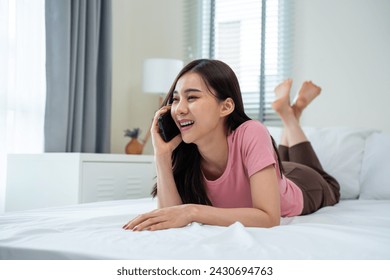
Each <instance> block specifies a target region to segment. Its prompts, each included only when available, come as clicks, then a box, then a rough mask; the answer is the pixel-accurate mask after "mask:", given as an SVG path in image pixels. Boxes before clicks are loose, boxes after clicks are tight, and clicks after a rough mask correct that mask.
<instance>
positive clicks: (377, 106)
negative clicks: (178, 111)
mask: <svg viewBox="0 0 390 280" xmlns="http://www.w3.org/2000/svg"><path fill="white" fill-rule="evenodd" d="M294 2H295V32H294V34H295V37H294V38H295V41H294V43H295V52H294V54H295V57H294V61H295V63H294V65H295V67H294V72H293V75H292V78H294V81H295V82H294V90H298V88H299V85H300V84H301V83H302V81H304V80H313V81H314V82H315V83H317V84H319V85H320V86H321V87H322V89H323V90H322V94H321V96H320V98H318V99H317V100H315V101H314V102H313V103H312V104H311V106H310V107H308V109H307V111H306V112H305V114H304V115H303V119H302V124H303V125H309V126H353V127H369V128H377V129H381V130H386V131H390V51H389V50H390V35H389V34H390V33H389V30H390V17H389V16H388V13H389V11H390V1H388V0H342V1H340V0H295V1H294ZM182 10H183V8H182V1H180V0H164V1H159V0H143V1H138V0H130V1H129V0H115V1H113V29H114V31H113V52H114V53H113V113H112V135H111V143H112V144H111V147H112V152H113V153H123V152H124V147H125V145H126V143H127V142H128V140H129V139H128V138H125V137H123V130H124V129H126V128H134V127H140V128H141V129H142V130H143V133H142V135H141V136H143V135H144V134H145V132H146V130H147V129H148V126H149V124H150V121H151V118H152V116H153V115H154V112H155V110H156V109H157V107H158V97H157V96H153V95H146V94H143V93H142V92H141V70H142V62H143V60H144V59H145V58H150V57H171V58H179V59H180V58H181V57H182V43H181V40H182V35H183V33H182V32H183V29H182V19H183V16H182ZM388 108H389V109H388ZM152 152H153V150H152V148H151V143H150V141H149V143H148V145H147V147H146V149H145V153H146V154H151V153H152Z"/></svg>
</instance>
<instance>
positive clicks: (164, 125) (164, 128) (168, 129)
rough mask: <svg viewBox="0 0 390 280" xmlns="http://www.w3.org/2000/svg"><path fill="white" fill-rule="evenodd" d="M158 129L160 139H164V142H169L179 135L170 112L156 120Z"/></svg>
mask: <svg viewBox="0 0 390 280" xmlns="http://www.w3.org/2000/svg"><path fill="white" fill-rule="evenodd" d="M158 128H159V130H160V135H161V138H162V139H164V141H165V142H169V141H171V140H172V139H173V138H174V137H175V136H176V135H178V134H179V133H180V130H179V128H178V127H177V125H176V123H175V121H174V120H173V118H172V116H171V112H170V111H168V112H166V113H165V114H163V115H161V116H160V117H159V118H158Z"/></svg>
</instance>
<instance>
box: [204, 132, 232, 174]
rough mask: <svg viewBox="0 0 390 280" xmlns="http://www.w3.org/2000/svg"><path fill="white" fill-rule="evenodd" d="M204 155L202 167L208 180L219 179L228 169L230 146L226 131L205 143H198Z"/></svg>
mask: <svg viewBox="0 0 390 280" xmlns="http://www.w3.org/2000/svg"><path fill="white" fill-rule="evenodd" d="M198 150H199V153H200V155H201V157H202V160H201V169H202V172H203V174H204V176H205V177H206V178H207V179H208V180H216V179H218V178H219V177H220V176H221V175H222V174H223V172H224V171H225V169H226V166H227V162H228V158H229V147H228V141H227V136H226V133H219V134H218V136H216V135H215V136H214V137H213V139H212V141H210V142H208V143H207V144H205V145H200V146H199V145H198Z"/></svg>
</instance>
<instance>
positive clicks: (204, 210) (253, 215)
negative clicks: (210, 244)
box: [190, 204, 280, 228]
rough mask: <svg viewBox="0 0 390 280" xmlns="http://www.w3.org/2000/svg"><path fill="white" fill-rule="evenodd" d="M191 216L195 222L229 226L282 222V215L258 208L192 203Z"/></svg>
mask: <svg viewBox="0 0 390 280" xmlns="http://www.w3.org/2000/svg"><path fill="white" fill-rule="evenodd" d="M190 208H191V209H190V216H191V218H190V219H191V220H192V221H193V222H198V223H202V224H207V225H216V226H229V225H231V224H233V223H235V222H240V223H242V224H243V225H244V226H247V227H264V228H268V227H273V226H277V225H279V224H280V217H279V216H277V215H271V214H268V213H266V212H264V211H262V210H260V209H256V208H217V207H212V206H206V205H198V204H192V205H191V207H190Z"/></svg>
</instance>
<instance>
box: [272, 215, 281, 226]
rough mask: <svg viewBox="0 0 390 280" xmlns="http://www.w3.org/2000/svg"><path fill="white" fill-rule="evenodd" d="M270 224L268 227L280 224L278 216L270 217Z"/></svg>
mask: <svg viewBox="0 0 390 280" xmlns="http://www.w3.org/2000/svg"><path fill="white" fill-rule="evenodd" d="M270 224H271V226H270V227H276V226H280V217H275V218H273V219H271V223H270Z"/></svg>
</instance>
